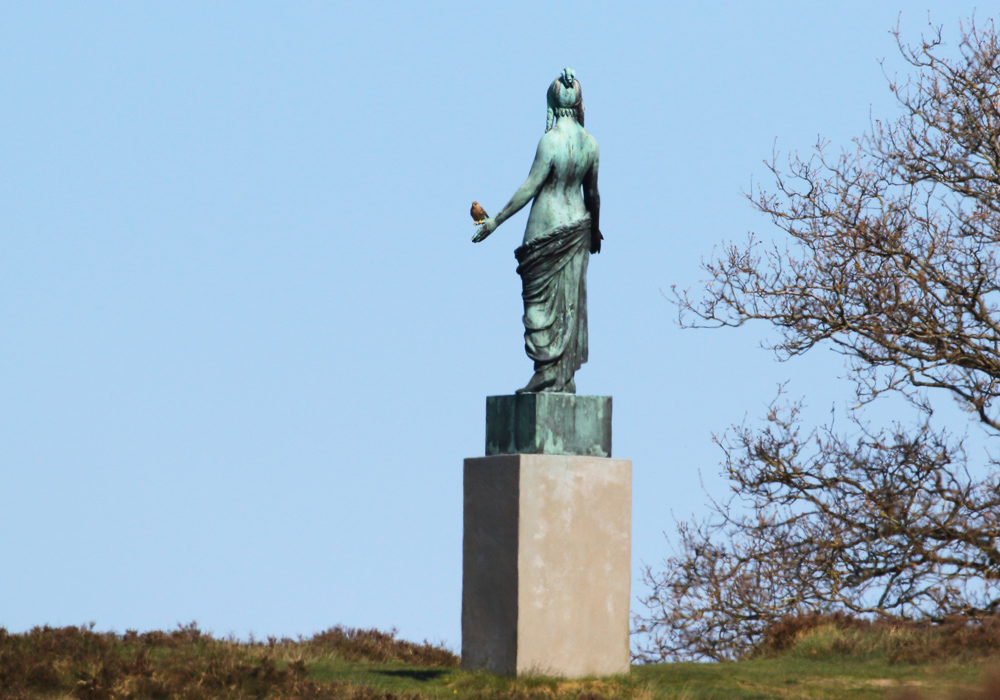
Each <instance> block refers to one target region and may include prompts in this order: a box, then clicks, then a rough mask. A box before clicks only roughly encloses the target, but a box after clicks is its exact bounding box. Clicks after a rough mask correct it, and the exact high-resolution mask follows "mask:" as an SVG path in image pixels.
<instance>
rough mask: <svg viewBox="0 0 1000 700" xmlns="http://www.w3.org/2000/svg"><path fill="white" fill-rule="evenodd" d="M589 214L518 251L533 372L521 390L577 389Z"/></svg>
mask: <svg viewBox="0 0 1000 700" xmlns="http://www.w3.org/2000/svg"><path fill="white" fill-rule="evenodd" d="M590 235H591V234H590V217H589V216H587V217H585V218H583V219H581V220H580V221H577V222H575V223H572V224H569V225H567V226H562V227H560V228H557V229H555V230H553V231H550V232H549V233H546V234H544V235H542V236H540V237H538V238H536V239H535V240H533V241H531V242H530V243H527V244H525V245H523V246H521V247H520V248H518V249H517V250H515V251H514V255H515V256H516V257H517V262H518V266H517V274H519V275H520V276H521V287H522V291H521V297H522V299H524V351H525V352H526V353H527V354H528V357H530V358H531V359H532V360H534V361H535V375H534V376H533V377H532V378H531V381H530V382H528V386H526V387H524V388H523V389H521V390H520V391H521V392H537V391H565V392H570V393H575V392H576V385H575V383H574V382H573V374H574V373H575V372H576V371H577V370H578V369H580V367H581V366H582V365H583V363H584V362H586V361H587V351H588V348H587V263H588V262H589V261H590Z"/></svg>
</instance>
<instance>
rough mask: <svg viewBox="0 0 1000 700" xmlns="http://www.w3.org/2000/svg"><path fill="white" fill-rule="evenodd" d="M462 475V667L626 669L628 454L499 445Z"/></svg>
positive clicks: (563, 672)
mask: <svg viewBox="0 0 1000 700" xmlns="http://www.w3.org/2000/svg"><path fill="white" fill-rule="evenodd" d="M609 431H610V425H609ZM609 442H610V440H609ZM609 451H610V450H609ZM464 478H465V533H464V535H465V536H464V540H463V587H462V666H463V667H464V668H469V669H488V670H490V671H493V672H495V673H501V674H506V675H533V674H541V675H552V676H564V677H568V678H580V677H584V676H604V675H610V674H616V673H627V672H628V670H629V598H630V593H631V591H630V588H631V551H632V462H631V461H630V460H626V459H611V458H607V457H592V456H577V455H553V454H511V455H497V456H491V457H477V458H473V459H467V460H465V475H464Z"/></svg>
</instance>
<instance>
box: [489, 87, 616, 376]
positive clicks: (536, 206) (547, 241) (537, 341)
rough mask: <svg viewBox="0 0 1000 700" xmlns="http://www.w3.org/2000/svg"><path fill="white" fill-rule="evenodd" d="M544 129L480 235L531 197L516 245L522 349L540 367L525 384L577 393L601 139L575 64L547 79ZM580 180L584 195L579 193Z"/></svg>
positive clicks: (597, 234)
mask: <svg viewBox="0 0 1000 700" xmlns="http://www.w3.org/2000/svg"><path fill="white" fill-rule="evenodd" d="M547 100H548V114H547V120H546V130H545V134H544V135H543V136H542V138H541V140H540V141H539V142H538V150H537V151H536V152H535V162H534V163H532V164H531V172H530V173H528V179H527V180H525V182H524V184H523V185H521V187H520V188H518V190H517V192H515V193H514V196H513V197H511V200H510V201H509V202H508V203H507V206H505V207H504V208H503V209H502V210H501V211H500V213H499V214H497V215H496V216H495V217H491V218H487V219H486V220H485V221H483V224H482V226H480V228H479V230H478V231H477V232H476V235H475V236H474V237H473V239H472V241H473V242H474V243H478V242H480V241H482V240H484V239H485V238H486V237H487V236H489V235H490V234H491V233H493V231H494V230H496V228H497V226H499V225H500V224H502V223H503V222H504V221H506V220H507V219H509V218H510V217H511V216H513V215H514V214H516V213H517V212H518V211H520V209H521V207H523V206H524V205H525V204H527V203H528V202H529V201H530V202H531V203H532V204H531V213H530V214H529V215H528V225H527V227H526V228H525V230H524V242H523V244H522V245H521V247H520V248H518V249H517V250H515V251H514V255H515V256H516V257H517V262H518V266H517V274H519V275H520V276H521V283H522V292H521V296H522V298H523V299H524V349H525V352H526V353H527V354H528V357H530V358H531V359H532V360H534V362H535V374H534V376H532V378H531V381H529V382H528V385H527V386H525V387H524V388H523V389H519V390H518V393H522V392H540V391H551V392H565V393H570V394H575V393H576V384H575V382H574V381H573V375H574V373H575V372H576V371H577V370H578V369H580V367H581V366H582V365H583V363H584V362H586V361H587V264H588V262H589V260H590V254H591V253H599V252H600V251H601V240H602V239H603V236H602V235H601V231H600V227H599V220H600V211H601V197H600V194H599V193H598V191H597V166H598V162H599V160H600V158H599V153H598V149H597V141H595V140H594V137H593V136H591V135H590V134H588V133H587V132H586V130H584V128H583V92H582V90H581V89H580V82H579V81H578V80H577V79H576V76H575V75H574V73H573V69H572V68H566V69H565V70H564V71H563V72H562V75H560V76H559V77H558V78H557V79H556V80H555V81H554V82H553V83H552V85H551V86H550V87H549V91H548V96H547ZM581 188H582V195H581Z"/></svg>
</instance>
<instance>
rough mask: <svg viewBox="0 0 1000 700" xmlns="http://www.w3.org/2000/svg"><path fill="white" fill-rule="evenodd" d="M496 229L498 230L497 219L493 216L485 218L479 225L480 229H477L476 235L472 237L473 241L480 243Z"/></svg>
mask: <svg viewBox="0 0 1000 700" xmlns="http://www.w3.org/2000/svg"><path fill="white" fill-rule="evenodd" d="M496 230H497V224H496V221H495V220H494V219H493V217H492V216H491V217H490V218H488V219H485V220H484V221H483V225H482V226H480V227H479V230H478V231H476V235H475V236H473V237H472V242H473V243H479V242H480V241H482V240H485V239H486V237H487V236H488V235H490V234H491V233H493V232H494V231H496Z"/></svg>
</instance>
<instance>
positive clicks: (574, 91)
mask: <svg viewBox="0 0 1000 700" xmlns="http://www.w3.org/2000/svg"><path fill="white" fill-rule="evenodd" d="M545 97H546V102H548V110H547V113H546V119H545V130H546V131H548V130H549V129H551V128H552V127H553V125H554V124H555V122H556V120H557V119H559V118H560V117H572V118H574V119H576V121H577V122H579V123H580V126H583V90H582V89H581V88H580V81H579V80H577V79H576V72H575V71H574V70H573V69H572V68H564V69H563V72H562V74H561V75H560V76H559V77H558V78H556V79H555V80H554V81H552V84H551V85H550V86H549V91H548V94H546V96H545Z"/></svg>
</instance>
